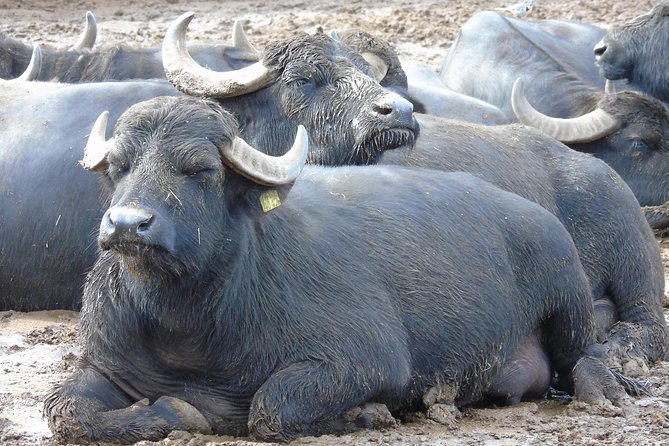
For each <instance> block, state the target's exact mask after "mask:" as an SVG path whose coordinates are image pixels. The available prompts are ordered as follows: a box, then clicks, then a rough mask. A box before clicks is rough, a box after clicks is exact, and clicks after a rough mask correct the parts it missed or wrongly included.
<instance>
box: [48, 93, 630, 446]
mask: <svg viewBox="0 0 669 446" xmlns="http://www.w3.org/2000/svg"><path fill="white" fill-rule="evenodd" d="M102 126H104V119H103V120H102ZM103 134H104V129H101V130H100V129H94V130H93V131H92V132H91V139H90V140H89V144H88V145H87V149H86V157H85V160H84V165H85V166H86V167H87V168H89V169H93V170H99V171H102V172H103V178H104V183H105V184H106V185H107V186H108V190H107V192H106V193H105V197H106V199H105V205H106V206H108V209H107V210H106V212H105V215H104V217H103V219H102V222H101V223H100V230H99V235H98V243H99V246H100V248H101V249H102V251H101V252H100V254H99V256H98V259H97V261H96V263H95V266H94V267H93V269H92V271H91V273H90V274H89V276H88V280H87V284H86V287H85V290H84V306H83V309H82V315H81V341H82V343H83V346H82V347H83V354H82V358H81V366H80V368H79V369H78V370H77V371H75V372H74V374H73V375H72V376H70V377H69V378H68V379H67V380H65V381H64V382H63V383H61V384H60V385H58V386H57V387H56V388H55V389H54V391H53V392H52V393H51V394H50V395H49V396H48V397H47V399H46V402H45V415H46V417H47V419H48V421H49V425H50V428H51V430H52V431H53V433H54V436H55V437H56V438H57V439H58V440H61V441H68V442H69V441H104V442H120V443H128V442H135V441H138V440H141V439H149V440H157V439H160V438H161V437H163V436H165V435H166V434H167V433H169V432H170V431H171V430H173V429H186V430H196V431H202V432H212V431H213V432H214V433H217V434H224V435H246V434H248V433H250V434H251V435H253V436H254V437H256V438H260V439H263V440H279V441H287V440H291V439H293V438H295V437H298V436H302V435H318V434H323V433H338V432H346V431H350V430H353V429H355V428H357V427H359V426H360V425H365V423H366V422H365V420H364V417H363V419H357V418H356V417H355V415H354V414H352V413H351V412H349V411H350V410H351V409H355V408H356V407H357V406H361V405H365V404H366V403H370V402H374V403H381V404H385V405H387V406H388V407H389V409H390V410H391V411H393V412H395V413H401V412H402V411H406V410H415V409H419V408H422V407H424V406H425V405H434V404H435V403H436V404H446V403H450V404H453V403H454V404H457V405H461V404H467V403H469V402H472V401H475V400H476V399H478V398H479V397H480V395H481V393H482V391H483V390H484V389H485V388H486V387H487V385H488V383H489V382H490V380H491V378H492V377H493V376H494V375H495V373H496V372H497V371H498V370H499V367H500V364H501V363H502V362H503V361H504V359H505V357H506V356H507V355H508V354H509V352H510V351H512V350H513V349H514V348H515V346H516V344H517V342H518V340H519V339H520V338H521V337H522V336H524V335H526V334H528V333H530V332H532V331H533V330H534V329H535V328H539V329H541V330H542V331H543V333H544V335H545V336H546V338H547V341H546V345H547V346H548V351H549V355H550V358H551V362H552V364H553V365H554V366H555V368H556V370H557V373H558V374H559V376H560V380H561V383H562V385H563V386H564V387H565V388H567V389H572V388H573V390H574V392H575V394H576V396H577V397H578V398H581V399H583V400H584V401H586V402H595V403H598V402H602V401H603V400H604V399H605V398H608V399H610V400H611V401H613V402H615V403H618V404H624V403H625V399H626V398H627V397H626V395H625V392H624V391H623V387H622V386H621V385H620V384H619V383H618V382H617V380H616V376H615V375H614V374H612V373H611V372H609V371H608V370H607V369H606V368H605V367H604V365H603V364H602V362H601V361H600V359H598V358H600V357H601V351H600V349H599V346H597V345H596V344H594V323H593V310H592V303H591V297H590V291H589V286H588V280H587V277H586V276H585V274H584V272H583V269H582V267H581V265H580V263H579V260H578V254H577V252H576V250H575V248H574V246H573V243H572V241H571V239H570V237H569V234H568V233H567V232H566V231H565V230H564V228H563V227H562V225H561V224H560V222H559V221H558V220H557V219H556V218H555V217H554V216H553V215H551V214H550V213H549V212H547V211H546V210H544V209H543V208H541V207H540V206H538V205H536V204H535V203H531V202H529V201H527V200H524V199H522V198H520V197H518V196H516V195H513V194H510V193H508V192H504V191H502V190H500V189H497V188H495V187H493V186H492V185H490V184H489V183H487V182H484V181H482V180H480V179H477V178H475V177H473V176H470V175H468V174H464V173H452V174H449V173H445V172H438V171H436V170H427V169H426V170H420V169H408V168H401V167H397V166H395V167H391V166H383V167H381V166H365V167H341V168H325V167H307V168H305V169H304V171H303V172H302V173H301V175H300V169H301V168H302V164H303V162H304V160H305V158H306V156H307V150H308V148H307V137H306V133H305V132H304V129H302V128H300V129H298V137H297V138H296V140H295V143H294V144H293V147H292V148H291V149H290V150H289V151H288V152H287V153H286V154H285V155H283V156H282V157H271V156H268V155H266V154H264V153H262V152H260V151H257V150H255V149H253V147H251V146H249V145H248V144H247V143H246V142H244V141H243V140H242V139H241V138H239V135H238V131H237V123H236V122H235V120H234V118H233V117H232V115H230V114H229V113H227V112H225V111H224V110H223V109H222V108H221V107H220V106H219V104H217V103H216V102H213V101H208V100H202V99H196V98H188V97H178V98H157V99H154V100H151V101H148V102H145V103H143V104H139V105H137V106H133V107H131V108H130V109H129V110H128V111H127V112H126V113H125V114H124V115H123V117H122V118H121V119H120V120H119V121H118V122H117V125H116V129H115V131H114V136H113V138H112V139H111V140H109V141H105V140H104V139H101V138H100V135H103ZM277 151H278V150H277ZM298 175H299V176H298ZM619 379H620V382H624V381H623V380H622V378H619ZM434 389H437V390H434ZM446 394H449V395H451V397H450V398H446V397H444V395H446ZM438 396H441V397H438Z"/></svg>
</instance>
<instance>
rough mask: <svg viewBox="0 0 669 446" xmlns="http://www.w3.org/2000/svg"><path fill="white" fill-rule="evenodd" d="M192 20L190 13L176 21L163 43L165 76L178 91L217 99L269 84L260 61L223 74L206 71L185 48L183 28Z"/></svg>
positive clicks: (248, 91) (267, 76) (268, 73)
mask: <svg viewBox="0 0 669 446" xmlns="http://www.w3.org/2000/svg"><path fill="white" fill-rule="evenodd" d="M193 17H194V13H192V12H187V13H185V14H183V15H182V16H181V17H179V18H178V19H176V20H175V21H174V22H173V23H172V24H171V25H170V27H169V28H168V30H167V33H166V34H165V39H164V40H163V49H162V57H163V68H164V69H165V75H166V76H167V79H169V80H170V82H172V84H174V86H175V87H176V88H177V89H178V90H180V91H182V92H184V93H187V94H191V95H196V96H198V95H201V96H209V97H218V98H221V97H232V96H240V95H243V94H246V93H250V92H253V91H257V90H259V89H261V88H262V87H264V86H266V85H267V84H268V83H269V82H270V79H271V76H270V72H269V70H268V69H267V68H265V66H264V65H263V64H262V61H259V62H256V63H254V64H252V65H249V66H247V67H244V68H241V69H239V70H234V71H226V72H218V71H212V70H208V69H206V68H204V67H202V66H201V65H199V64H198V63H197V62H195V61H194V60H193V58H192V57H191V56H190V54H189V53H188V49H187V48H186V28H188V24H189V23H190V21H191V20H192V19H193Z"/></svg>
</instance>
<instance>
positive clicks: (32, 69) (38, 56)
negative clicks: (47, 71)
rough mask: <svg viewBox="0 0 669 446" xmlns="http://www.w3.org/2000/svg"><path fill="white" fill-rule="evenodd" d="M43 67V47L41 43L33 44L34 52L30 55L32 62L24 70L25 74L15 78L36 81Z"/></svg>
mask: <svg viewBox="0 0 669 446" xmlns="http://www.w3.org/2000/svg"><path fill="white" fill-rule="evenodd" d="M41 69H42V49H41V48H40V47H39V45H34V46H33V54H32V56H30V63H28V67H27V68H26V70H25V71H24V72H23V74H22V75H21V76H19V77H17V78H16V79H14V80H17V81H34V80H36V79H37V76H39V72H40V70H41Z"/></svg>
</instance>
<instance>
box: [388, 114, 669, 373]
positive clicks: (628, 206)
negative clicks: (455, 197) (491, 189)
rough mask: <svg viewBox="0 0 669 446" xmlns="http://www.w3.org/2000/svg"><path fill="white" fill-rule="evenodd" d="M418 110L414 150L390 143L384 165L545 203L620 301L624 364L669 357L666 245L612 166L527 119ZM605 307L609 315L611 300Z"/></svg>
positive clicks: (618, 334) (615, 335)
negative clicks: (480, 182)
mask: <svg viewBox="0 0 669 446" xmlns="http://www.w3.org/2000/svg"><path fill="white" fill-rule="evenodd" d="M416 118H417V120H418V123H419V125H420V129H421V130H420V136H419V138H418V139H417V141H416V144H415V146H414V148H413V150H412V151H411V152H410V153H409V154H408V155H407V153H406V152H405V151H397V150H395V151H387V152H385V153H384V154H383V157H382V158H381V160H380V162H381V163H383V164H401V165H410V166H419V167H430V168H437V169H440V170H446V171H458V170H459V171H466V172H470V173H473V174H474V175H477V176H479V177H481V178H483V179H485V180H488V181H490V182H492V183H494V184H495V185H497V186H499V187H501V188H502V189H505V190H508V191H511V192H514V193H517V194H519V195H521V196H523V197H525V198H527V199H530V200H532V201H534V202H536V203H539V204H541V205H542V206H543V207H544V208H546V209H548V210H549V211H551V212H552V213H554V214H555V215H556V216H557V217H558V218H559V219H560V221H561V222H562V223H563V224H564V226H565V228H566V229H567V230H568V231H569V233H570V234H571V236H572V238H573V240H574V243H575V245H576V248H577V249H578V251H579V256H580V258H581V262H582V263H583V266H584V268H585V271H586V274H587V276H588V278H589V280H590V284H591V287H592V292H593V300H594V301H600V300H603V299H609V300H611V301H613V303H614V306H615V309H616V310H617V313H618V314H617V317H618V319H619V320H620V321H622V322H621V323H619V324H617V325H615V326H614V327H610V326H609V325H608V324H607V323H603V324H601V325H600V327H599V328H600V329H599V336H601V337H602V338H603V339H605V338H608V343H607V346H608V348H609V349H610V351H611V353H613V356H614V357H617V358H618V359H619V360H621V361H622V362H623V363H625V362H626V361H627V360H628V359H629V358H630V357H632V358H644V359H645V360H647V361H650V362H654V361H656V360H659V359H663V358H664V357H665V355H666V354H667V353H668V352H669V333H667V328H666V323H665V321H664V317H663V314H662V302H663V297H664V275H663V270H662V262H661V260H660V253H659V248H658V246H657V242H656V241H655V238H654V236H653V233H652V231H651V230H650V228H649V226H648V224H647V223H646V221H645V219H644V216H643V213H642V212H641V209H640V207H639V205H638V203H637V201H636V199H635V198H634V195H633V194H632V193H631V191H630V189H629V187H628V186H627V185H626V184H625V183H624V182H623V181H622V180H621V179H620V177H619V176H618V175H617V174H616V173H615V172H614V171H613V170H612V169H611V168H610V167H609V166H607V165H606V164H605V163H603V162H601V161H600V160H598V159H596V158H593V157H591V156H588V155H585V154H582V153H579V152H576V151H573V150H570V149H569V148H568V147H565V146H564V145H562V144H560V143H558V142H556V141H555V140H553V139H552V138H549V137H546V136H544V135H542V134H541V133H539V132H537V131H533V130H532V129H531V128H528V127H523V126H518V125H510V126H496V127H487V126H480V125H475V124H467V123H462V122H458V121H452V120H445V119H440V118H437V117H431V116H428V115H416ZM602 310H603V314H602V319H603V320H608V319H609V316H608V313H609V310H608V308H607V307H606V306H603V307H602ZM609 331H610V333H609Z"/></svg>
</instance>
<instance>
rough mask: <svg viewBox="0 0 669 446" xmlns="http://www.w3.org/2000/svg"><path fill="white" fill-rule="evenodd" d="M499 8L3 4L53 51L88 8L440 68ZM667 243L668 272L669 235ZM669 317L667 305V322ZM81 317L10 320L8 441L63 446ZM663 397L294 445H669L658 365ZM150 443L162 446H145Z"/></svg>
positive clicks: (26, 32) (170, 1)
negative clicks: (52, 394)
mask: <svg viewBox="0 0 669 446" xmlns="http://www.w3.org/2000/svg"><path fill="white" fill-rule="evenodd" d="M534 3H535V4H534V6H533V9H532V11H530V13H529V14H527V15H526V16H525V17H527V18H535V19H544V18H551V19H570V20H579V21H584V22H588V23H593V24H598V25H602V26H604V25H606V24H617V23H621V22H624V21H626V20H628V19H630V18H632V17H634V16H636V15H638V14H639V13H640V12H643V11H647V10H648V9H650V7H651V6H652V4H653V3H655V2H652V1H647V0H640V1H636V2H622V1H603V0H578V1H577V0H560V1H552V0H551V1H546V0H543V1H542V0H536V1H535V2H534ZM505 4H506V3H505V2H501V1H498V0H490V1H481V0H473V1H467V2H464V1H463V2H457V1H444V0H439V1H431V0H418V1H413V2H407V1H406V0H402V1H400V0H385V1H384V2H372V1H356V0H350V1H347V2H338V1H333V0H309V1H303V0H290V1H269V0H267V1H262V0H259V1H253V0H251V1H249V0H246V1H199V2H197V3H196V2H186V1H181V0H148V1H145V2H137V1H129V0H123V1H115V0H111V1H110V0H106V1H101V0H91V1H76V0H75V1H72V2H67V1H65V0H59V1H55V0H30V1H27V2H26V1H9V0H3V1H2V3H0V17H2V21H1V22H0V26H1V27H2V29H3V30H4V31H6V32H7V33H8V35H9V36H11V37H14V38H20V39H24V40H26V41H34V42H40V43H45V44H51V45H54V46H58V47H68V46H71V45H73V44H74V43H75V42H76V40H77V38H78V35H79V33H80V31H81V29H82V26H83V17H84V12H85V11H86V10H87V9H90V10H92V11H93V12H94V13H95V15H96V16H97V19H98V30H99V33H98V42H99V43H104V42H114V41H121V42H124V43H127V44H131V45H141V46H152V45H159V44H160V43H161V39H162V37H163V34H164V31H165V29H166V28H167V26H168V24H169V23H170V22H171V21H172V20H173V19H175V18H176V17H177V16H179V15H180V14H181V13H183V12H185V11H188V10H192V11H195V12H196V17H195V20H194V21H193V23H192V24H191V26H190V29H189V40H191V41H200V42H206V41H218V42H226V41H228V39H229V32H230V29H231V26H232V23H233V21H234V19H244V20H245V28H246V30H247V33H248V34H249V36H250V38H251V40H252V42H253V43H254V44H255V45H256V46H257V47H258V48H262V47H263V46H264V45H265V44H266V43H267V42H268V41H270V40H272V39H279V38H283V37H286V36H290V35H293V34H294V33H295V32H298V31H301V30H306V29H309V28H313V27H314V26H317V25H322V26H323V27H324V28H325V29H328V30H329V29H344V28H348V27H357V28H361V29H363V30H366V31H369V32H371V33H372V34H374V35H376V36H378V37H382V38H385V39H386V40H388V41H390V42H391V43H393V44H394V45H395V46H396V48H397V50H398V52H399V53H400V55H401V56H402V57H403V58H405V59H414V60H418V61H421V62H423V63H425V64H427V65H429V66H430V67H432V68H434V69H435V70H436V69H438V68H439V65H440V64H441V60H442V59H443V57H444V55H445V53H446V51H447V49H448V47H449V45H450V44H451V43H452V41H453V39H454V38H455V36H456V35H457V31H458V29H459V27H460V26H461V25H462V24H463V23H464V22H465V21H466V20H467V19H468V18H469V17H471V15H472V14H474V13H475V12H476V11H479V10H484V9H495V8H501V7H503V6H504V5H505ZM658 242H659V243H660V245H661V247H662V252H663V260H664V263H665V276H666V275H667V272H669V239H658ZM668 315H669V310H667V309H665V316H668ZM76 336H77V314H76V313H72V312H67V311H55V312H35V313H13V312H5V313H0V371H1V372H0V444H3V445H4V444H7V445H33V444H47V445H48V444H52V441H51V440H50V433H49V430H48V428H47V425H46V422H45V421H44V420H43V419H42V418H41V408H42V400H43V397H44V395H45V394H46V393H47V391H48V389H49V388H50V387H51V386H52V385H53V384H54V383H56V382H59V381H61V380H63V379H64V377H66V376H67V375H69V374H70V373H71V372H72V370H73V368H74V366H75V363H76V359H77V354H78V348H77V346H76ZM643 378H644V379H647V380H648V381H649V382H650V384H651V387H652V390H653V395H652V396H647V397H640V398H635V399H634V400H633V403H632V404H631V405H630V406H629V407H627V408H626V410H625V411H622V410H619V409H615V408H594V407H584V406H582V405H580V404H578V403H575V402H569V401H565V400H560V399H552V400H539V401H535V402H528V403H522V404H520V405H517V406H513V407H506V408H477V409H472V408H470V409H465V410H464V411H463V417H462V418H461V419H460V420H459V421H457V423H455V425H453V426H443V425H439V424H436V423H434V422H432V421H427V420H424V419H420V418H418V419H416V420H415V421H413V422H408V423H404V424H402V425H400V426H398V427H396V428H392V429H386V430H380V431H369V430H365V431H360V432H358V433H355V434H351V435H346V436H342V437H335V436H324V437H319V438H304V439H300V440H297V441H295V442H294V443H295V444H314V445H319V446H320V445H339V444H363V443H367V444H388V445H396V444H407V445H419V444H430V445H432V444H449V445H470V444H471V445H474V444H476V445H491V446H492V445H532V444H537V445H539V444H541V445H544V444H592V445H603V444H611V445H613V444H615V445H619V444H629V445H659V444H669V363H668V362H663V363H660V364H657V365H655V366H654V367H653V368H651V370H650V371H649V372H648V373H647V374H646V375H645V376H644V377H643ZM210 442H211V443H216V444H218V443H222V444H231V445H246V444H250V443H251V442H250V441H248V439H233V438H223V437H211V436H201V435H191V434H187V433H183V432H175V433H173V434H172V435H170V437H169V438H168V439H166V440H164V441H161V442H159V443H155V444H164V445H191V446H195V445H202V444H208V443H210ZM141 444H143V445H148V444H154V443H150V442H143V443H141Z"/></svg>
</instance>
